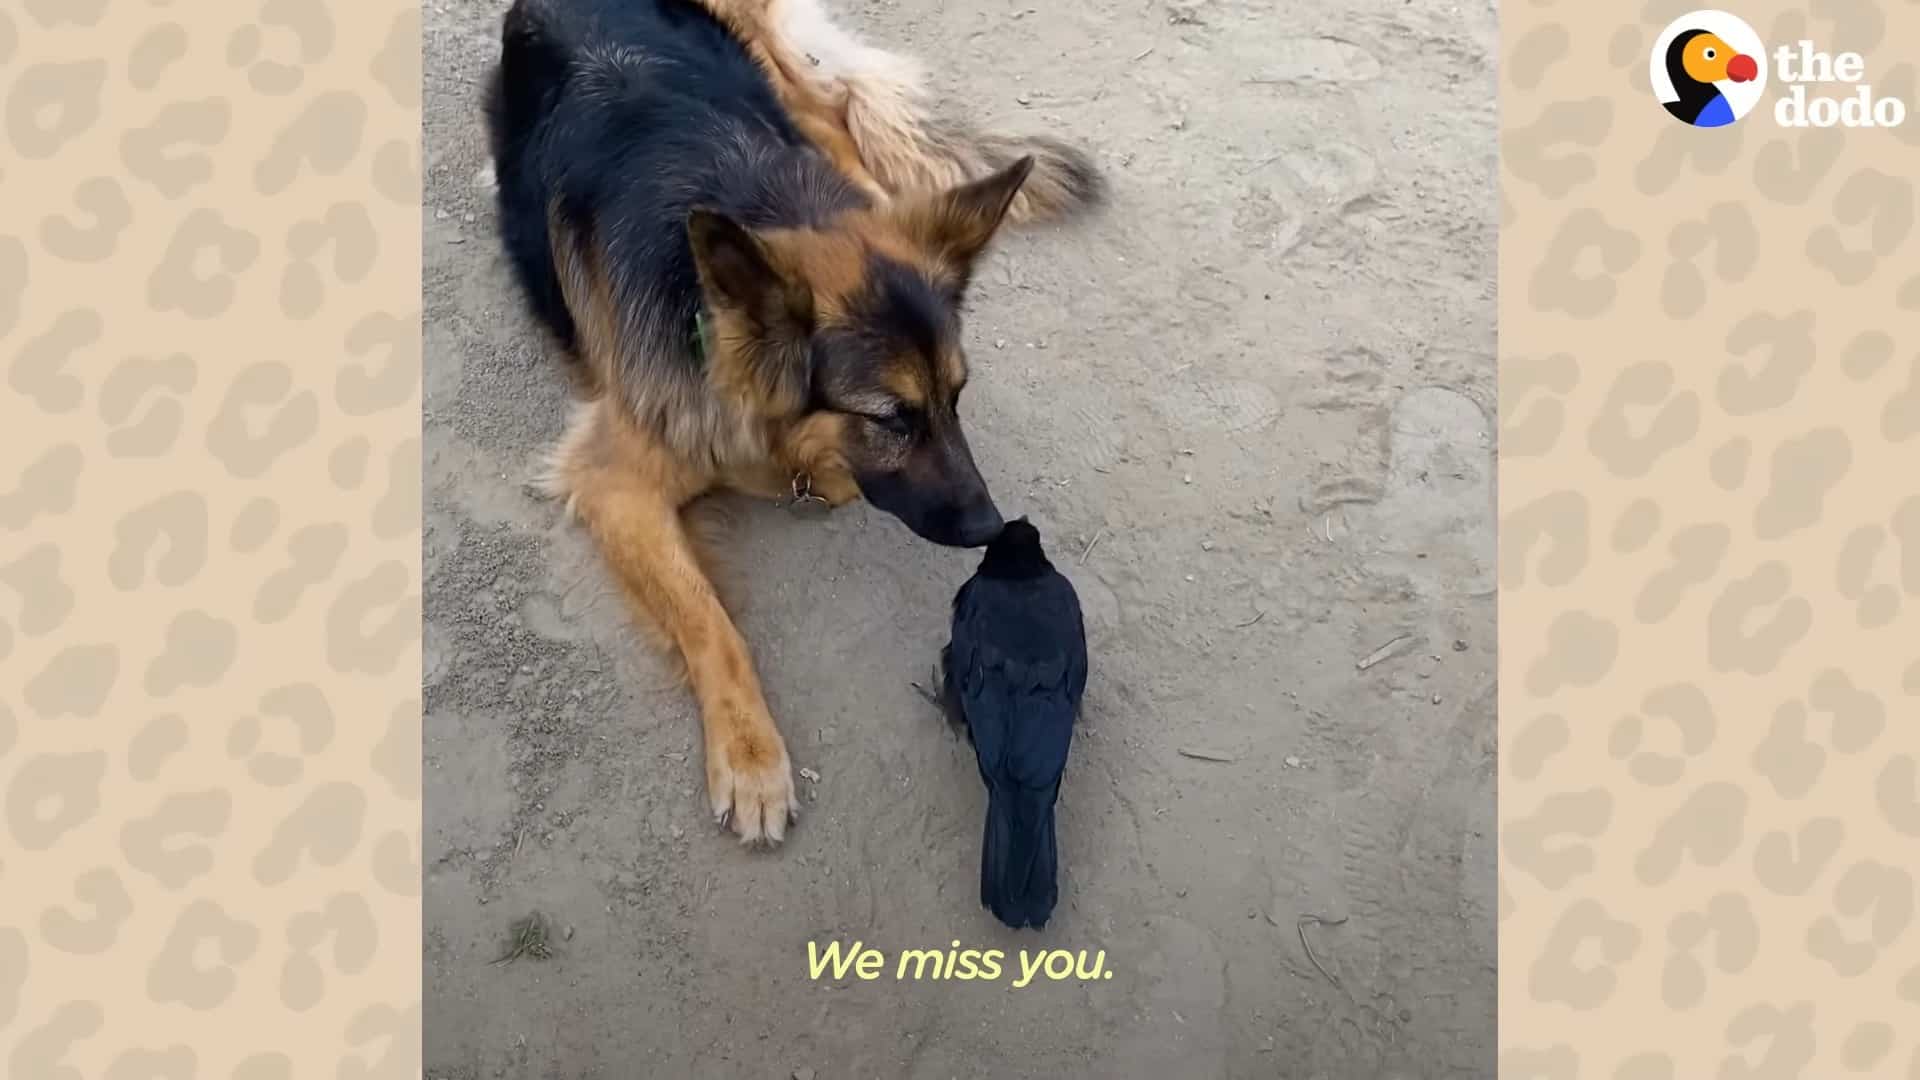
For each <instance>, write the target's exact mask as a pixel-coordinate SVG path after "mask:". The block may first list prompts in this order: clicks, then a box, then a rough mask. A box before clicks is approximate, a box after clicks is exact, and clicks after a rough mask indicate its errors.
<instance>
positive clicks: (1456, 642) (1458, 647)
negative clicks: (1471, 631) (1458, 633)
mask: <svg viewBox="0 0 1920 1080" xmlns="http://www.w3.org/2000/svg"><path fill="white" fill-rule="evenodd" d="M1453 651H1454V652H1466V651H1467V643H1466V642H1464V641H1462V640H1460V639H1459V638H1454V639H1453Z"/></svg>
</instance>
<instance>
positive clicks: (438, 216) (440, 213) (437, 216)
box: [433, 208, 453, 221]
mask: <svg viewBox="0 0 1920 1080" xmlns="http://www.w3.org/2000/svg"><path fill="white" fill-rule="evenodd" d="M452 216H453V215H452V214H450V213H448V212H447V211H446V210H445V209H444V208H443V209H440V210H435V211H434V212H433V220H435V221H445V220H447V219H448V218H450V217H452Z"/></svg>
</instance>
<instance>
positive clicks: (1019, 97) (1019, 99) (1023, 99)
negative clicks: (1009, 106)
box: [1013, 94, 1033, 105]
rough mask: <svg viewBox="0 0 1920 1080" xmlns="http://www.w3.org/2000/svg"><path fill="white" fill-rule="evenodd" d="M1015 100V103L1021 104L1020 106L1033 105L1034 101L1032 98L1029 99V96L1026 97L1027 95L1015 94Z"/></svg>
mask: <svg viewBox="0 0 1920 1080" xmlns="http://www.w3.org/2000/svg"><path fill="white" fill-rule="evenodd" d="M1013 100H1015V101H1017V102H1019V103H1020V104H1022V105H1031V104H1033V99H1032V98H1030V97H1028V96H1027V95H1025V94H1015V95H1014V96H1013Z"/></svg>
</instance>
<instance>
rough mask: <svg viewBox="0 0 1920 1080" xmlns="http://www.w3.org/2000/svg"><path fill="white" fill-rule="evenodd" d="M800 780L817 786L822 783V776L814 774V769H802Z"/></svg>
mask: <svg viewBox="0 0 1920 1080" xmlns="http://www.w3.org/2000/svg"><path fill="white" fill-rule="evenodd" d="M800 779H802V780H805V781H806V782H807V783H809V784H817V783H819V782H820V774H819V773H817V772H814V771H813V770H812V769H801V770H800Z"/></svg>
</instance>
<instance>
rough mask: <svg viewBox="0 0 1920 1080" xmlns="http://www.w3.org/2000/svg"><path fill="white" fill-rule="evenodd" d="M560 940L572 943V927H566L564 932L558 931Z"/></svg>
mask: <svg viewBox="0 0 1920 1080" xmlns="http://www.w3.org/2000/svg"><path fill="white" fill-rule="evenodd" d="M560 940H562V941H572V940H573V927H571V926H569V927H567V928H566V929H565V930H562V931H560Z"/></svg>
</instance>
